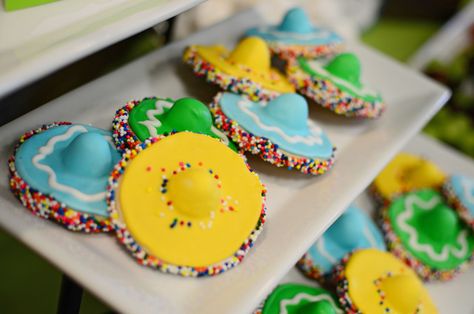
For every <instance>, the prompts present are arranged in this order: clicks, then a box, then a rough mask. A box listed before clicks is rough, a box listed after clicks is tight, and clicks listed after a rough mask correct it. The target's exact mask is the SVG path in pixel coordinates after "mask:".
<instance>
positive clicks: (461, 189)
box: [450, 175, 474, 216]
mask: <svg viewBox="0 0 474 314" xmlns="http://www.w3.org/2000/svg"><path fill="white" fill-rule="evenodd" d="M450 180H451V186H452V189H453V192H454V194H455V195H456V197H457V198H458V199H459V201H460V202H461V204H462V205H463V206H464V207H465V208H466V209H467V210H468V211H469V213H470V214H471V215H473V216H474V179H473V178H469V177H466V176H462V175H453V176H451V179H450Z"/></svg>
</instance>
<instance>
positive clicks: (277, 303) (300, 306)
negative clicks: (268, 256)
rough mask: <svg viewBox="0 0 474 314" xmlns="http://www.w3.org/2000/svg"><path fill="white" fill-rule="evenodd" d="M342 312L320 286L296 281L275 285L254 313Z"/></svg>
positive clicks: (325, 313) (307, 313) (334, 299)
mask: <svg viewBox="0 0 474 314" xmlns="http://www.w3.org/2000/svg"><path fill="white" fill-rule="evenodd" d="M282 313H286V314H343V313H344V311H343V310H341V308H340V307H339V303H338V302H337V300H336V298H335V297H334V296H333V295H332V294H331V293H329V292H328V291H326V290H324V289H322V288H316V287H312V286H307V285H303V284H297V283H286V284H282V285H279V286H278V287H276V288H275V289H274V290H273V292H272V293H271V294H270V295H269V296H268V297H267V299H266V300H265V302H264V303H263V304H262V305H261V306H260V307H259V308H258V309H257V310H255V311H254V314H282Z"/></svg>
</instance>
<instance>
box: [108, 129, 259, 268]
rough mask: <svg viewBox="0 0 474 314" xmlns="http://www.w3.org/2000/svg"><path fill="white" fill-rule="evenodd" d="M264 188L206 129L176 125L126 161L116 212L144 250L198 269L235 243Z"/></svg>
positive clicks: (254, 218) (251, 222)
mask: <svg viewBox="0 0 474 314" xmlns="http://www.w3.org/2000/svg"><path fill="white" fill-rule="evenodd" d="M263 192H264V187H263V186H262V184H261V182H260V180H259V178H258V176H257V175H256V174H255V173H253V172H251V171H250V170H249V169H248V168H247V165H246V163H245V161H244V160H243V159H242V157H241V156H240V155H239V154H237V153H235V152H234V151H232V150H231V149H229V148H228V147H227V146H226V145H224V144H222V143H221V142H220V141H219V140H217V139H214V138H211V137H209V136H206V135H202V134H196V133H190V132H180V133H177V134H174V135H171V136H168V137H166V138H163V139H161V140H159V141H158V142H157V143H154V144H152V145H150V146H149V147H147V148H145V149H143V150H141V151H139V153H138V154H137V155H136V156H135V157H134V158H133V159H132V160H131V161H130V162H129V163H128V165H127V166H126V167H125V171H124V173H123V175H122V177H121V180H120V182H119V185H118V191H117V193H118V195H117V199H118V204H117V209H118V214H117V215H116V216H115V218H116V219H119V220H120V221H121V222H122V223H123V224H124V225H125V226H126V229H127V230H128V232H129V233H130V235H131V237H132V238H133V240H134V241H136V243H137V244H138V245H140V246H141V247H142V248H143V250H144V251H145V252H146V253H147V254H149V255H151V256H154V257H156V258H157V259H159V260H160V261H163V262H165V263H169V264H172V265H180V266H181V265H183V266H189V267H200V268H202V267H206V266H209V265H213V264H216V263H219V262H221V261H223V260H226V259H228V258H231V257H232V256H233V255H234V254H235V253H236V252H237V251H239V250H240V249H241V246H242V245H243V243H244V242H245V241H246V240H247V239H248V238H249V237H250V236H251V234H252V232H253V231H254V230H255V229H256V228H257V226H259V224H260V220H261V219H262V208H263V205H264V197H263V196H262V193H263Z"/></svg>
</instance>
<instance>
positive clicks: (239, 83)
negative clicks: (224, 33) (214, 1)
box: [183, 37, 295, 100]
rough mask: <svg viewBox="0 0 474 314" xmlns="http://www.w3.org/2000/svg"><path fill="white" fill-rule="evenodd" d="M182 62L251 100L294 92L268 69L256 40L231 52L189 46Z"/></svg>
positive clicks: (266, 53) (266, 55) (267, 54)
mask: <svg viewBox="0 0 474 314" xmlns="http://www.w3.org/2000/svg"><path fill="white" fill-rule="evenodd" d="M183 60H184V62H186V63H187V64H189V65H191V66H192V68H193V71H194V73H195V74H197V75H198V76H204V77H205V78H206V80H207V81H208V82H211V83H214V84H217V85H219V86H220V87H221V88H222V89H224V90H228V91H231V92H234V93H240V94H246V95H248V96H249V97H250V98H251V99H253V100H258V99H269V98H274V97H275V96H277V95H279V94H281V93H291V92H294V91H295V89H294V87H293V86H292V85H291V83H290V82H289V81H288V80H287V79H286V77H285V76H284V75H283V74H281V73H280V72H278V70H276V69H274V68H272V67H271V65H270V61H271V55H270V50H269V49H268V46H267V44H266V43H265V41H263V40H262V39H260V38H258V37H247V38H245V39H243V40H242V41H241V42H239V43H238V44H237V46H236V47H235V49H234V50H233V51H229V50H227V49H226V48H225V47H223V46H198V45H195V46H190V47H188V48H187V49H186V50H185V51H184V55H183Z"/></svg>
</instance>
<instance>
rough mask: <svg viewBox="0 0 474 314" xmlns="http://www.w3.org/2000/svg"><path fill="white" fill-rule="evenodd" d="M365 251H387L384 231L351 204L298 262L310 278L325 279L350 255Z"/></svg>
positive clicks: (299, 266)
mask: <svg viewBox="0 0 474 314" xmlns="http://www.w3.org/2000/svg"><path fill="white" fill-rule="evenodd" d="M363 248H376V249H379V250H385V249H386V248H385V244H384V239H383V235H382V232H381V231H380V230H379V229H378V228H377V227H376V225H375V223H374V222H373V221H372V219H370V217H369V216H367V214H365V213H364V212H363V211H362V210H361V209H359V208H357V207H355V206H353V205H351V206H350V207H349V208H348V209H347V210H346V212H345V213H344V214H342V216H341V217H339V219H337V220H336V222H335V223H334V224H333V225H332V226H331V227H330V228H329V229H328V230H327V231H326V232H325V233H324V234H323V235H322V236H321V237H320V238H319V240H318V241H316V242H315V243H314V244H313V245H312V246H311V248H310V249H309V250H308V252H306V254H305V255H304V256H303V257H302V258H301V259H300V261H299V262H298V264H297V265H298V268H299V269H300V270H301V271H302V272H303V273H304V274H305V275H306V276H308V277H310V278H313V279H317V280H324V279H328V277H329V276H330V275H331V273H332V271H333V268H334V266H335V265H337V264H338V263H339V261H340V260H341V258H343V257H344V256H345V255H346V254H348V253H349V252H352V251H354V250H359V249H363Z"/></svg>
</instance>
